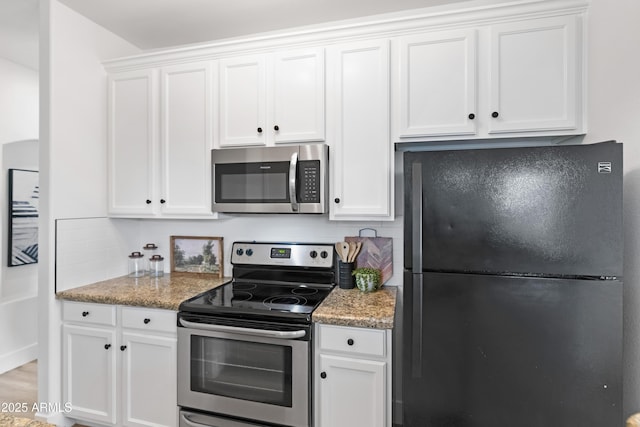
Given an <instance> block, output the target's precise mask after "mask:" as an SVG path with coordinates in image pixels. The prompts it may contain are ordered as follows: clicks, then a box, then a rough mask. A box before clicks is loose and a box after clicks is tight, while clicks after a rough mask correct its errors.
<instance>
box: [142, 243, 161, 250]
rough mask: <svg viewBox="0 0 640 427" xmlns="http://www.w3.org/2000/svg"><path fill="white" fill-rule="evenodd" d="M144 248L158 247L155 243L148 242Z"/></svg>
mask: <svg viewBox="0 0 640 427" xmlns="http://www.w3.org/2000/svg"><path fill="white" fill-rule="evenodd" d="M142 249H158V247H157V246H156V244H155V243H147V244H146V245H144V246H143V247H142Z"/></svg>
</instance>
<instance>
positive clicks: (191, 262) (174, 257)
mask: <svg viewBox="0 0 640 427" xmlns="http://www.w3.org/2000/svg"><path fill="white" fill-rule="evenodd" d="M222 243H223V238H222V237H203V236H171V242H170V244H171V246H170V248H171V251H170V253H171V255H170V258H171V273H178V274H193V275H203V276H215V277H218V278H222V277H223V275H224V257H223V250H222V249H223V244H222Z"/></svg>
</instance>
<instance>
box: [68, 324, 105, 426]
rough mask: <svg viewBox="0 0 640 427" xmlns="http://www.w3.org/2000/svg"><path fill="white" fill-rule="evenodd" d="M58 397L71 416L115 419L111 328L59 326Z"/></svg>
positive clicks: (103, 421) (101, 420)
mask: <svg viewBox="0 0 640 427" xmlns="http://www.w3.org/2000/svg"><path fill="white" fill-rule="evenodd" d="M62 345H63V347H62V400H63V402H69V403H71V405H72V409H71V413H70V414H69V415H70V416H71V417H77V418H80V419H83V420H93V421H98V422H102V423H107V424H114V423H115V422H116V357H117V353H116V351H117V349H116V334H115V330H114V329H107V328H90V327H85V326H75V325H66V324H65V325H63V326H62Z"/></svg>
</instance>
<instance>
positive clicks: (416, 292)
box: [411, 162, 424, 378]
mask: <svg viewBox="0 0 640 427" xmlns="http://www.w3.org/2000/svg"><path fill="white" fill-rule="evenodd" d="M411 168H412V170H411V173H412V175H411V176H412V182H411V192H412V194H411V201H412V203H411V224H412V227H413V229H412V230H411V235H412V241H411V245H412V248H411V252H412V255H413V257H412V258H413V259H412V260H411V261H412V273H413V280H412V283H411V285H412V288H413V289H412V295H411V296H412V301H411V323H412V325H411V330H412V336H411V376H412V377H413V378H420V377H421V376H422V286H423V276H422V255H423V253H422V250H423V246H422V244H423V241H422V219H423V218H422V215H423V208H424V206H423V202H424V201H423V196H422V164H421V163H420V162H415V163H413V164H412V166H411Z"/></svg>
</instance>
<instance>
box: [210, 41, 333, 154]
mask: <svg viewBox="0 0 640 427" xmlns="http://www.w3.org/2000/svg"><path fill="white" fill-rule="evenodd" d="M219 105H220V107H219V108H220V146H221V147H227V146H247V145H273V144H277V143H286V142H311V141H323V140H324V133H325V128H324V126H325V124H324V116H325V112H324V49H322V48H315V49H305V50H295V51H282V52H277V53H273V54H261V55H248V56H242V57H233V58H227V59H222V60H220V104H219Z"/></svg>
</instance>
